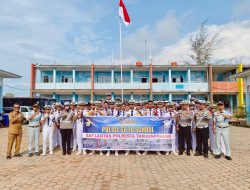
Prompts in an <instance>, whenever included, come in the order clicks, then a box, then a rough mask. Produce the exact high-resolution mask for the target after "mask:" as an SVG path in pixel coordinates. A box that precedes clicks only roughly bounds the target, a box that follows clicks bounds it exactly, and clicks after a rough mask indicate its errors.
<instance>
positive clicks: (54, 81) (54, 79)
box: [53, 68, 56, 89]
mask: <svg viewBox="0 0 250 190" xmlns="http://www.w3.org/2000/svg"><path fill="white" fill-rule="evenodd" d="M53 85H54V88H55V89H56V68H54V69H53Z"/></svg>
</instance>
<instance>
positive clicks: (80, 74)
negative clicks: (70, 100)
mask: <svg viewBox="0 0 250 190" xmlns="http://www.w3.org/2000/svg"><path fill="white" fill-rule="evenodd" d="M90 75H91V73H90V72H89V71H76V82H90Z"/></svg>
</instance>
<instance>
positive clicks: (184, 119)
mask: <svg viewBox="0 0 250 190" xmlns="http://www.w3.org/2000/svg"><path fill="white" fill-rule="evenodd" d="M177 117H178V119H179V125H181V126H183V127H185V126H191V123H192V120H193V119H194V114H193V112H192V111H190V110H180V111H179V112H178V113H177Z"/></svg>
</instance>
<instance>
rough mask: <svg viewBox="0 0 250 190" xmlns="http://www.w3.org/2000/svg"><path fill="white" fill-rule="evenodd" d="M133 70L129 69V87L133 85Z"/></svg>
mask: <svg viewBox="0 0 250 190" xmlns="http://www.w3.org/2000/svg"><path fill="white" fill-rule="evenodd" d="M133 75H134V71H133V69H131V70H130V83H131V87H133V85H134V80H133V79H134V76H133Z"/></svg>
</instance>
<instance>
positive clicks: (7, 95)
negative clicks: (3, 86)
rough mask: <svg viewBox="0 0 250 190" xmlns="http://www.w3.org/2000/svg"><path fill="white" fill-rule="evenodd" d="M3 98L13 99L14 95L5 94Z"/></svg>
mask: <svg viewBox="0 0 250 190" xmlns="http://www.w3.org/2000/svg"><path fill="white" fill-rule="evenodd" d="M4 97H6V98H13V97H15V95H14V94H13V93H11V92H6V93H5V95H4Z"/></svg>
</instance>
